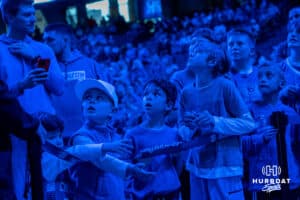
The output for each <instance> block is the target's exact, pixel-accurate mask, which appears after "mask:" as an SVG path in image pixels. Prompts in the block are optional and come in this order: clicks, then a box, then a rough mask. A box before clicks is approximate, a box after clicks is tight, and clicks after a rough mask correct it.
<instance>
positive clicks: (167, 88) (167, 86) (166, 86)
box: [144, 79, 177, 107]
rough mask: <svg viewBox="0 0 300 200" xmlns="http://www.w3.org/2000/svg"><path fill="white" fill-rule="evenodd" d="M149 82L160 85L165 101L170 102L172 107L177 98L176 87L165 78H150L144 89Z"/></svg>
mask: <svg viewBox="0 0 300 200" xmlns="http://www.w3.org/2000/svg"><path fill="white" fill-rule="evenodd" d="M149 84H154V85H156V86H158V87H160V88H161V89H162V90H163V91H164V92H165V93H166V96H167V103H168V104H171V106H172V107H174V106H175V103H176V100H177V88H176V86H175V85H174V84H173V83H172V82H170V81H168V80H165V79H152V80H150V81H148V82H147V83H146V84H145V86H144V90H145V88H146V87H147V86H148V85H149Z"/></svg>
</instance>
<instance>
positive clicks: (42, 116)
mask: <svg viewBox="0 0 300 200" xmlns="http://www.w3.org/2000/svg"><path fill="white" fill-rule="evenodd" d="M37 117H38V119H39V120H40V123H41V124H42V125H43V127H44V128H45V129H46V131H57V130H59V131H60V132H62V131H63V130H64V122H63V120H62V119H60V118H59V117H58V116H57V115H53V114H50V113H47V112H39V113H37Z"/></svg>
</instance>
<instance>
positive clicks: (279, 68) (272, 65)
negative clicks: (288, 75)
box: [257, 60, 286, 83]
mask: <svg viewBox="0 0 300 200" xmlns="http://www.w3.org/2000/svg"><path fill="white" fill-rule="evenodd" d="M264 68H271V69H272V71H274V70H275V71H276V70H277V71H276V72H277V73H278V75H279V77H280V79H281V81H282V82H284V83H285V82H286V80H285V76H284V71H283V70H282V64H281V63H278V62H274V61H270V60H263V61H261V62H260V63H259V65H258V66H257V69H258V71H259V70H261V69H264Z"/></svg>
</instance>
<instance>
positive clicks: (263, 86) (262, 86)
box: [259, 85, 268, 88]
mask: <svg viewBox="0 0 300 200" xmlns="http://www.w3.org/2000/svg"><path fill="white" fill-rule="evenodd" d="M259 88H268V86H267V85H259Z"/></svg>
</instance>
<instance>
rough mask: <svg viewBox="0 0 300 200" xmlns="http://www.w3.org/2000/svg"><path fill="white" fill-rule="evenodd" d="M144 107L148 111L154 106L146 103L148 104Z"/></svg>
mask: <svg viewBox="0 0 300 200" xmlns="http://www.w3.org/2000/svg"><path fill="white" fill-rule="evenodd" d="M144 107H145V108H147V109H149V108H152V104H151V103H146V104H145V105H144Z"/></svg>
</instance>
